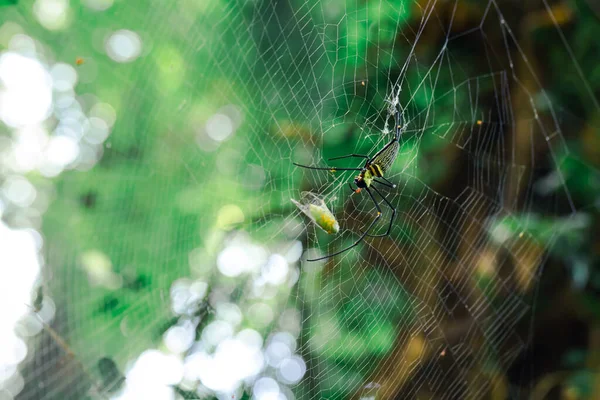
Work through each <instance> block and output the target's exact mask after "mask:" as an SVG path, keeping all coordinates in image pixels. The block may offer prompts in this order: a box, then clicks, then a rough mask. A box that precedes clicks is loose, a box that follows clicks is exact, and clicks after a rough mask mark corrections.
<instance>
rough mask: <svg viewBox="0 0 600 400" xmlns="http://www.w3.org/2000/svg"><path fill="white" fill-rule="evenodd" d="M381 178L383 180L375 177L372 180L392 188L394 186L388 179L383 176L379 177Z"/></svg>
mask: <svg viewBox="0 0 600 400" xmlns="http://www.w3.org/2000/svg"><path fill="white" fill-rule="evenodd" d="M381 179H383V180H384V181H385V182H381V181H378V180H377V179H373V181H374V182H377V183H379V184H380V185H383V186H387V187H389V188H392V189H395V188H396V184H395V183H392V182H390V181H388V180H387V179H385V178H384V177H383V176H382V177H381ZM386 182H387V183H386Z"/></svg>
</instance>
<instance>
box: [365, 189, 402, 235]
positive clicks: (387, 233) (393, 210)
mask: <svg viewBox="0 0 600 400" xmlns="http://www.w3.org/2000/svg"><path fill="white" fill-rule="evenodd" d="M378 183H379V182H378ZM371 187H372V188H373V190H375V192H377V194H378V195H379V197H381V198H382V199H383V201H385V203H386V204H387V205H388V207H389V208H390V210H392V216H391V217H390V223H389V224H388V227H387V231H385V233H383V234H381V235H367V236H369V237H384V236H388V235H389V234H390V231H391V230H392V224H393V223H394V218H395V217H396V209H395V208H394V206H393V205H392V203H390V202H389V201H388V199H387V198H386V197H385V196H384V195H383V194H382V193H381V192H380V191H379V189H377V188H376V187H375V186H371ZM369 194H370V192H369ZM371 198H373V196H372V195H371ZM373 201H375V199H374V198H373ZM375 205H377V202H375ZM377 208H378V209H379V205H377ZM379 211H381V210H379Z"/></svg>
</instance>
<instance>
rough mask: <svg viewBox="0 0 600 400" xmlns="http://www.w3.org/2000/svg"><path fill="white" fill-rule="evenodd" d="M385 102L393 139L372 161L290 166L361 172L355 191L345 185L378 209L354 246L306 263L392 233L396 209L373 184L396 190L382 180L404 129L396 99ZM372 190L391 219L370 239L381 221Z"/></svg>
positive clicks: (336, 253)
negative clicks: (391, 116)
mask: <svg viewBox="0 0 600 400" xmlns="http://www.w3.org/2000/svg"><path fill="white" fill-rule="evenodd" d="M387 101H388V102H389V103H390V105H391V112H390V113H393V114H394V122H395V126H394V137H393V138H392V140H390V141H389V142H388V143H387V144H386V145H385V146H384V147H383V148H382V149H381V150H379V151H378V152H377V153H375V155H374V156H372V157H370V156H368V155H364V154H348V155H345V156H339V157H333V158H330V159H329V160H328V161H333V160H341V159H343V158H364V159H365V160H366V161H365V164H364V165H363V167H362V168H337V167H329V168H321V167H310V166H308V165H301V164H297V163H293V164H294V165H296V166H297V167H301V168H306V169H313V170H319V171H331V172H336V171H360V173H359V174H358V176H357V177H356V178H354V184H355V185H356V189H355V188H353V187H352V183H351V182H348V185H349V186H350V189H351V190H352V194H355V193H360V192H361V191H362V190H363V189H364V190H365V191H366V192H367V193H368V194H369V197H370V198H371V200H372V201H373V204H375V208H376V209H377V215H376V216H375V219H374V220H373V221H372V222H371V224H370V225H369V227H368V228H367V230H366V231H364V232H361V235H360V237H359V238H358V240H357V241H355V242H354V243H353V244H351V245H350V246H348V247H346V248H345V249H343V250H340V251H337V252H335V253H332V254H328V255H326V256H323V257H319V258H314V259H310V260H307V261H319V260H324V259H326V258H331V257H334V256H337V255H338V254H342V253H345V252H346V251H348V250H350V249H352V248H353V247H355V246H357V245H358V244H359V243H360V242H362V241H363V240H364V238H365V237H367V236H368V237H385V236H388V235H389V234H390V231H391V229H392V224H393V222H394V217H395V216H396V208H395V207H394V206H393V205H392V204H391V203H390V202H389V200H388V199H387V198H386V197H385V196H384V195H383V194H382V193H381V192H380V191H379V189H377V187H376V186H375V185H373V184H375V183H376V184H378V185H383V186H387V187H390V188H396V185H395V184H394V183H392V182H390V181H389V180H387V179H386V178H384V175H385V173H386V171H388V170H389V168H390V167H391V166H392V164H393V163H394V161H395V160H396V157H397V156H398V150H399V149H400V136H401V135H402V132H403V131H404V129H403V127H402V112H401V110H400V107H399V105H398V99H397V97H396V98H395V100H394V101H389V100H387ZM386 126H387V122H386ZM386 131H387V129H386ZM377 178H381V179H382V180H378V179H377ZM371 189H373V190H374V191H375V193H377V194H378V195H379V197H381V198H382V199H383V201H384V202H385V204H387V206H388V207H389V208H390V209H391V210H392V215H391V217H390V222H389V224H388V227H387V230H386V232H385V233H383V234H380V235H371V234H370V231H371V229H372V228H373V226H375V223H376V222H377V221H378V220H379V218H381V207H380V206H379V203H378V201H377V200H376V199H375V196H374V195H373V192H372V191H371Z"/></svg>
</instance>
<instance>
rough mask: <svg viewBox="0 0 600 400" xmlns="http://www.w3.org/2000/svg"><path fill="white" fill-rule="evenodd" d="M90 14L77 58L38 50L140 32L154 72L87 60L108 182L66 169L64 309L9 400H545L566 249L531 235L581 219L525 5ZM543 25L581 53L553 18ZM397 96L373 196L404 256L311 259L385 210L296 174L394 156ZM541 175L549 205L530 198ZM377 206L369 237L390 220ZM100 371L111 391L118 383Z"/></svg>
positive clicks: (365, 251)
mask: <svg viewBox="0 0 600 400" xmlns="http://www.w3.org/2000/svg"><path fill="white" fill-rule="evenodd" d="M22 7H23V9H25V6H22ZM77 7H81V9H79V8H78V9H77V10H80V11H81V13H82V14H81V15H82V18H81V20H80V21H74V22H72V26H71V27H70V29H72V30H73V31H74V32H75V31H77V32H78V38H77V39H75V38H66V37H61V38H57V39H56V43H55V44H54V45H53V44H52V43H49V44H48V45H49V47H52V48H53V50H54V51H53V57H55V58H56V59H58V60H61V59H73V58H74V56H79V55H82V54H79V53H78V52H80V48H82V47H83V46H85V45H87V46H89V43H91V42H94V41H95V40H96V39H94V38H95V36H94V35H95V34H96V33H97V32H96V31H95V30H93V29H92V28H90V27H89V25H86V21H89V20H90V19H91V18H98V21H99V22H97V24H99V25H98V26H102V29H108V30H117V29H122V28H123V25H124V24H125V22H128V23H130V24H131V28H129V29H132V30H136V31H138V32H139V33H140V37H141V41H142V43H143V49H144V50H143V52H142V55H141V56H140V58H139V59H137V60H135V61H134V62H133V63H132V64H130V65H129V66H128V65H117V67H115V62H114V61H112V60H110V59H107V58H106V57H105V56H104V57H101V56H100V55H97V56H96V55H94V56H86V55H83V56H86V57H87V58H86V63H87V64H88V65H92V66H93V68H95V69H96V71H97V74H98V76H101V77H104V78H102V79H104V80H101V82H102V84H100V83H98V84H97V86H96V88H97V93H95V95H97V96H98V98H100V99H101V100H103V101H106V102H108V103H111V102H114V103H115V104H113V106H114V107H115V109H116V110H117V120H116V123H115V126H114V128H113V130H112V132H111V135H110V136H109V137H108V138H107V139H106V141H105V142H104V143H103V148H102V151H101V153H99V154H101V155H100V156H99V157H98V164H97V165H96V166H94V167H93V168H92V169H90V170H89V171H86V172H79V171H67V172H65V173H64V174H63V175H62V176H61V177H60V180H59V182H60V184H57V188H56V200H55V201H54V203H53V205H52V206H51V208H50V209H49V210H48V212H47V213H46V216H45V222H44V223H45V225H44V233H46V239H45V240H46V242H45V250H44V258H45V260H46V263H47V269H46V270H45V271H44V274H43V275H44V281H45V283H44V292H45V296H44V304H45V305H46V306H47V307H50V306H48V304H50V305H51V307H50V308H53V307H54V305H56V311H52V312H50V313H46V314H45V317H44V316H41V317H40V318H45V323H46V324H47V325H46V328H45V329H44V330H41V331H40V332H41V333H40V334H39V335H38V336H36V338H37V339H36V340H35V341H34V344H33V345H32V346H34V349H35V350H34V351H32V352H30V357H29V359H28V360H27V362H26V363H25V364H24V369H23V371H22V372H23V375H24V377H25V386H24V388H23V389H22V391H21V392H20V394H19V396H18V398H22V399H34V398H82V397H84V396H92V397H100V398H111V397H114V398H165V399H169V398H177V397H176V396H180V397H185V398H193V397H189V396H191V395H192V394H194V395H197V396H198V397H200V398H212V397H217V398H242V397H247V398H249V397H250V396H253V398H257V399H267V398H269V399H294V398H298V399H318V398H328V399H346V398H362V399H371V398H377V399H388V398H401V399H411V398H431V399H462V398H472V399H479V398H488V397H490V398H492V397H491V396H496V397H493V398H518V397H519V396H522V395H525V394H527V393H529V391H530V390H531V385H532V383H531V381H530V380H529V379H528V377H529V374H530V373H531V371H529V366H527V365H525V366H522V365H519V363H518V362H517V361H518V358H519V356H520V355H522V354H523V352H524V351H526V350H527V348H528V347H527V346H528V344H529V343H530V341H531V333H532V332H531V326H532V324H533V322H534V318H535V311H536V310H535V301H536V293H537V289H538V287H539V282H540V276H541V274H542V272H543V271H544V265H545V263H546V262H547V259H548V256H549V254H550V252H551V249H552V246H553V243H554V241H555V240H556V238H557V237H558V236H559V235H560V230H555V231H549V232H545V233H546V235H545V236H544V238H543V239H542V238H540V237H539V236H537V235H534V234H533V233H531V230H532V228H531V225H532V224H534V223H535V221H536V215H537V214H536V213H543V214H544V215H551V216H552V215H555V216H561V217H564V218H567V219H568V218H570V217H571V216H572V215H574V214H575V212H576V207H575V205H574V204H573V201H572V200H571V197H570V193H569V191H568V190H567V188H566V186H565V184H564V177H563V176H562V172H561V170H560V168H559V167H560V163H561V158H560V157H561V156H562V155H563V154H566V153H568V149H567V147H566V143H565V140H564V135H563V133H562V130H561V126H560V124H559V121H558V117H557V114H556V110H555V108H554V107H553V102H552V100H551V98H550V97H549V95H548V94H547V93H546V92H545V91H544V88H543V84H542V82H541V79H540V78H539V77H538V74H537V73H536V71H537V68H538V67H537V66H536V65H535V62H534V61H533V60H531V59H530V57H528V54H529V53H530V52H531V48H530V47H531V43H529V42H528V43H523V42H520V41H519V39H517V37H518V35H517V34H516V33H515V29H517V27H515V26H514V25H513V24H516V22H515V21H517V19H518V18H517V16H515V10H513V9H510V7H512V6H502V5H500V4H498V3H497V2H495V1H491V0H490V1H482V2H471V1H450V2H435V1H429V2H422V1H414V0H409V1H385V0H381V1H376V2H359V1H357V2H352V1H349V2H345V3H344V2H340V1H313V0H311V1H291V0H290V1H286V2H274V1H248V2H242V1H233V2H224V1H222V2H210V3H207V4H206V5H199V4H191V2H173V3H161V2H155V3H154V4H153V6H152V8H151V9H149V10H147V11H146V10H145V9H144V8H143V7H142V8H136V6H135V5H134V3H131V2H125V3H123V2H117V3H115V4H114V5H112V7H111V8H109V10H108V11H104V12H102V13H94V14H91V13H89V10H88V11H86V8H85V6H77ZM111 10H112V11H111ZM541 10H542V11H541V13H542V15H543V16H544V17H545V18H546V19H548V20H551V21H552V22H551V24H550V25H551V26H552V27H553V28H556V29H557V32H558V35H559V37H562V38H563V42H561V43H562V44H563V45H564V46H565V48H566V49H568V51H570V47H569V45H568V43H567V41H566V39H564V36H562V31H561V30H560V26H559V24H558V22H557V21H556V19H555V18H554V14H553V11H552V9H551V7H550V5H549V4H547V3H546V2H544V3H543V5H542V8H541ZM23 18H25V21H27V18H26V17H23ZM511 18H512V20H511ZM134 20H135V21H137V22H136V23H133V22H132V21H134ZM136 24H137V25H136ZM32 30H34V28H32ZM86 41H88V42H86ZM86 43H87V44H86ZM53 46H54V47H55V48H54V47H53ZM94 54H95V53H94ZM570 61H571V62H572V63H573V64H574V65H575V67H576V69H577V68H579V67H578V65H577V62H576V60H575V58H574V57H571V60H570ZM84 66H86V67H87V65H86V64H84ZM90 68H92V67H91V66H90ZM578 71H579V70H578ZM579 72H580V71H579ZM86 73H87V71H86V70H84V69H82V70H81V72H80V74H81V75H82V76H85V74H86ZM146 75H147V76H148V77H155V80H151V79H145V76H146ZM579 75H580V76H581V72H580V74H579ZM106 77H109V78H110V81H108V80H106ZM98 79H101V78H98ZM581 80H582V82H583V83H582V85H583V87H584V90H585V91H587V92H591V89H590V88H589V85H588V84H587V83H586V82H585V80H584V79H583V77H581ZM90 88H91V87H90ZM84 89H89V88H88V87H85V85H83V88H82V90H84ZM393 91H399V98H398V99H399V104H400V105H401V107H402V109H403V114H402V119H403V134H402V137H401V146H400V151H399V155H398V158H397V160H396V162H395V164H394V165H393V166H392V167H391V169H390V170H389V171H387V172H386V174H385V176H386V178H387V179H388V180H390V181H392V182H394V183H395V184H396V185H397V188H395V189H389V188H385V187H383V188H381V187H380V190H381V191H382V193H384V195H385V196H386V198H387V199H388V200H389V201H390V203H391V204H393V206H394V207H395V208H396V210H397V213H396V216H395V219H394V222H393V224H392V230H391V232H390V235H388V236H386V237H381V238H366V239H365V240H364V241H362V242H361V243H360V244H359V245H357V246H356V247H354V248H353V249H352V250H350V251H347V252H345V253H343V254H341V255H338V256H336V257H333V258H330V259H327V260H324V261H319V262H307V261H305V260H306V258H311V257H310V256H322V255H325V254H328V253H332V252H335V251H338V250H341V249H343V248H345V247H346V246H348V245H351V244H352V243H354V242H355V241H356V240H357V239H358V237H359V236H360V232H361V230H362V229H364V228H365V227H366V226H368V224H369V223H370V221H371V220H372V218H374V216H375V210H374V207H373V203H372V202H371V200H370V199H369V198H368V196H366V194H365V193H364V192H363V193H361V194H354V195H351V192H350V190H349V189H348V186H347V183H348V182H351V181H352V179H353V177H354V175H355V173H354V172H341V171H340V172H336V173H334V174H333V173H331V172H329V171H314V170H306V169H301V168H297V167H295V166H294V165H293V162H297V163H302V164H306V165H313V166H321V167H324V166H332V165H335V166H339V167H359V166H361V162H360V161H362V160H358V161H357V160H356V159H354V160H353V159H347V160H337V161H335V162H329V161H327V159H328V158H331V157H337V156H341V155H345V154H350V153H358V154H367V155H373V154H375V152H377V151H378V150H379V149H381V148H382V147H383V146H385V144H386V143H388V142H389V140H390V139H391V137H392V132H391V130H393V126H392V121H393V118H392V117H390V115H389V114H388V105H387V103H386V100H389V99H390V96H391V93H392V92H393ZM116 92H118V93H121V97H119V96H117V95H115V93H116ZM592 98H593V96H592ZM79 101H80V102H82V103H83V102H84V100H82V98H79ZM594 101H595V100H594ZM117 103H118V104H117ZM594 106H595V107H596V109H597V108H598V106H597V104H596V103H594ZM71 167H73V168H75V167H77V163H74V164H72V166H71ZM550 172H551V173H552V174H553V175H552V176H553V182H554V183H553V185H554V189H553V190H546V191H545V192H543V191H540V190H539V180H540V179H541V178H542V177H544V176H546V174H547V173H550ZM301 191H312V192H313V193H315V194H317V195H318V196H320V197H322V198H324V199H325V201H326V202H327V204H328V205H329V206H330V208H331V209H332V210H333V212H334V214H335V215H336V217H337V218H338V220H339V222H340V226H341V230H340V232H339V233H338V234H337V235H334V236H331V235H326V234H325V233H323V232H321V231H320V230H319V229H317V228H316V227H315V226H314V225H312V224H311V223H310V221H308V219H306V218H305V216H304V215H303V214H301V213H300V212H299V211H298V210H297V209H295V208H294V207H293V205H292V203H291V201H290V199H292V198H293V199H299V198H300V192H301ZM90 199H92V200H90ZM90 202H91V203H92V205H91V206H89V204H90ZM79 203H83V204H84V206H80V207H79V208H78V209H77V210H76V211H74V212H73V213H74V214H73V217H72V219H70V220H68V221H70V222H69V223H65V220H64V215H66V213H68V211H67V210H69V207H72V206H73V204H79ZM86 204H87V205H86ZM380 204H381V207H382V210H383V216H382V218H381V219H380V222H378V223H377V224H376V225H375V227H374V231H373V233H375V234H378V233H383V232H385V229H386V227H387V223H388V222H387V221H389V219H390V218H391V210H390V209H389V208H388V207H387V206H386V205H385V204H383V202H380ZM36 318H37V317H36ZM35 320H36V319H35V318H33V317H31V316H30V319H29V320H27V321H28V322H27V324H30V325H32V324H35V323H34V321H35ZM27 324H25V325H27ZM50 326H51V327H50ZM49 332H50V333H49ZM52 332H53V333H52ZM62 341H64V343H62ZM102 359H109V360H112V361H114V363H115V365H116V366H117V368H116V370H115V369H111V368H112V367H111V368H108V367H107V368H108V369H109V370H110V372H109V373H108V375H107V374H106V373H104V374H103V373H102V368H101V367H99V365H100V364H99V360H102ZM105 365H106V363H105ZM121 374H122V375H123V376H124V378H125V380H123V379H121V378H120V375H121ZM90 393H91V394H90ZM15 394H16V393H15Z"/></svg>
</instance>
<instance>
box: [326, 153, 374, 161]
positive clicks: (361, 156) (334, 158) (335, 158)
mask: <svg viewBox="0 0 600 400" xmlns="http://www.w3.org/2000/svg"><path fill="white" fill-rule="evenodd" d="M352 157H356V158H366V159H367V160H369V159H370V157H369V156H366V155H364V154H354V153H352V154H348V155H346V156H339V157H333V158H329V159H328V160H327V161H333V160H341V159H343V158H352Z"/></svg>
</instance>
